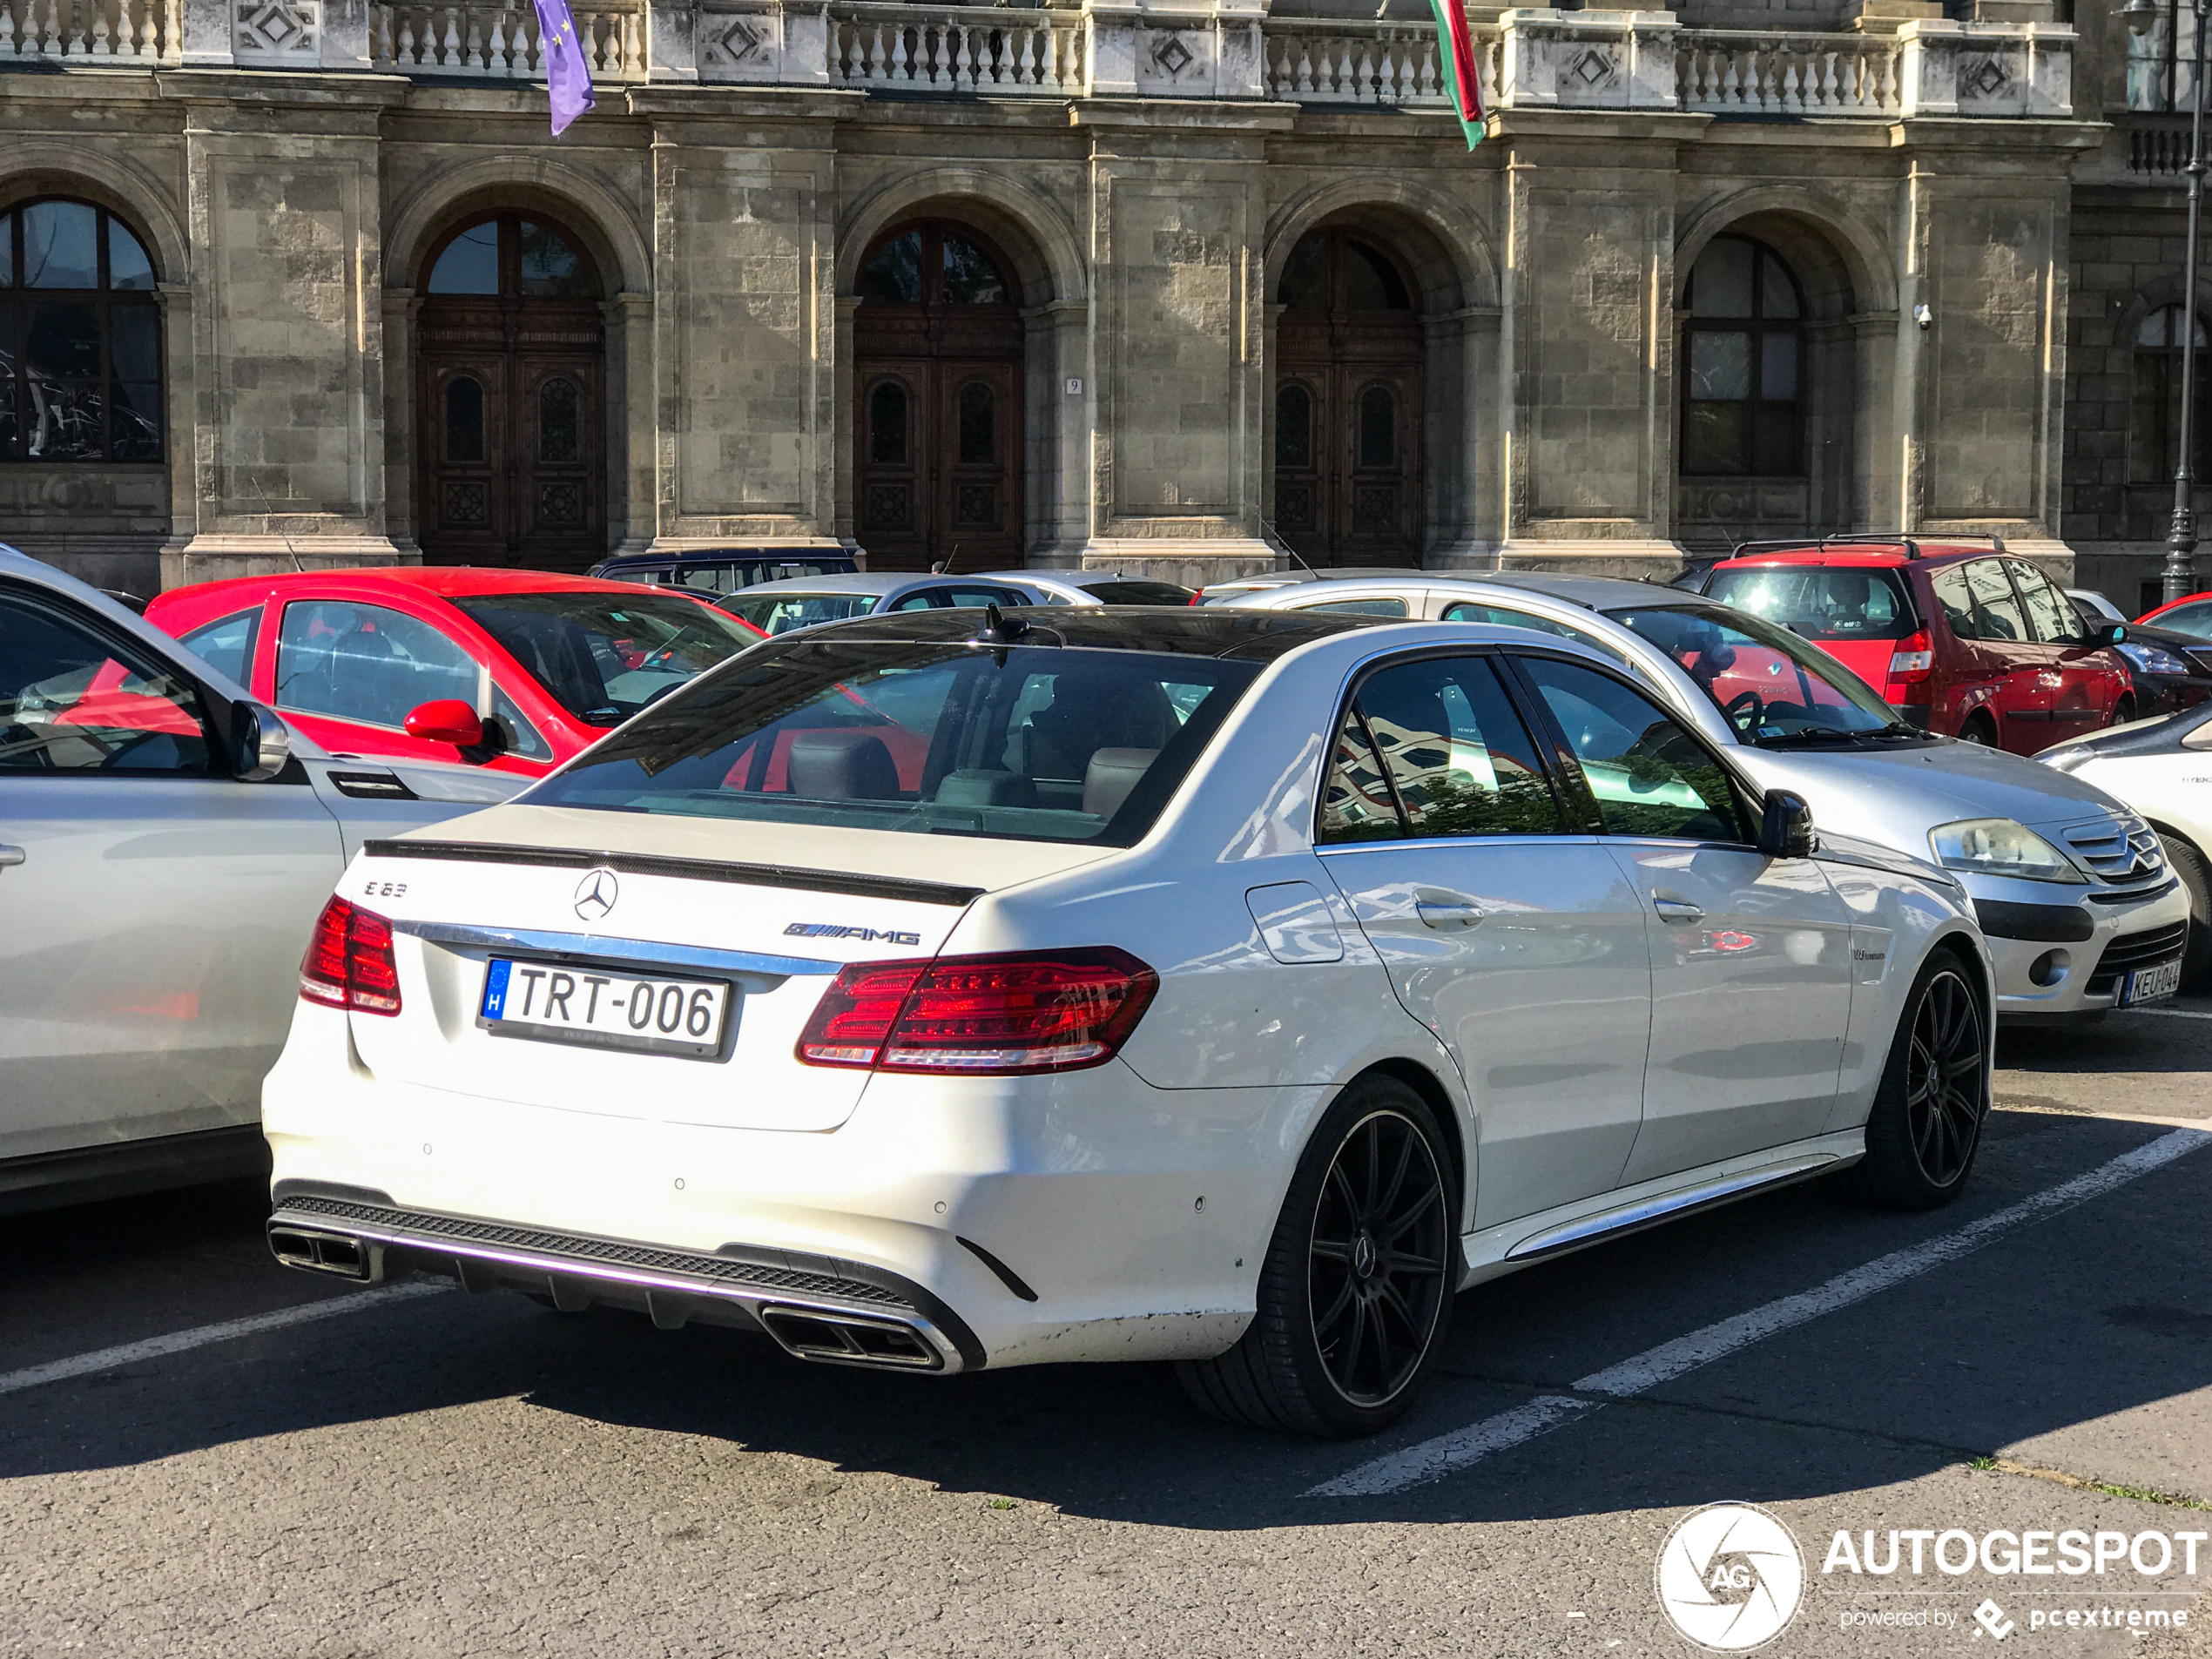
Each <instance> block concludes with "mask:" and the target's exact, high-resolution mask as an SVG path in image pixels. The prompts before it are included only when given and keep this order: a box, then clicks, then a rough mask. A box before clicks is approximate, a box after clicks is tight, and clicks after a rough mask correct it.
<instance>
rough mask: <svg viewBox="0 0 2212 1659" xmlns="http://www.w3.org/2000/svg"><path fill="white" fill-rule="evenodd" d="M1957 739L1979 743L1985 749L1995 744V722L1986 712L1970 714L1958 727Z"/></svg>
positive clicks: (1992, 747)
mask: <svg viewBox="0 0 2212 1659" xmlns="http://www.w3.org/2000/svg"><path fill="white" fill-rule="evenodd" d="M1959 742H1961V743H1979V745H1981V746H1982V747H1983V748H1985V749H1994V748H1995V747H1996V746H1997V723H1996V722H1995V721H1994V720H1993V719H1991V718H1989V717H1988V716H1987V715H1986V714H1970V715H1968V716H1967V717H1966V723H1965V724H1964V725H1961V726H1960V727H1959Z"/></svg>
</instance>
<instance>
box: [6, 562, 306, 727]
mask: <svg viewBox="0 0 2212 1659" xmlns="http://www.w3.org/2000/svg"><path fill="white" fill-rule="evenodd" d="M0 576H10V577H15V578H16V579H17V580H18V581H21V582H28V583H32V584H34V585H36V586H38V587H42V588H44V589H46V590H48V591H49V592H51V593H55V594H58V595H61V596H63V597H66V598H70V599H73V600H75V601H76V602H77V603H78V604H81V605H83V606H84V608H85V609H86V610H91V611H92V612H94V613H95V614H97V615H98V616H99V617H101V618H102V619H103V620H104V621H105V622H107V623H108V624H110V625H111V626H112V627H114V628H116V629H118V630H119V631H121V632H122V633H123V634H124V635H125V637H128V638H131V639H134V640H136V641H138V643H139V644H142V645H146V646H150V647H152V649H153V650H154V651H157V652H158V653H160V654H162V655H164V656H166V655H167V654H169V653H171V652H173V651H177V650H178V649H179V645H178V642H177V641H176V640H175V639H173V638H172V637H170V636H169V635H168V634H165V633H164V632H163V631H161V630H160V629H159V628H158V627H157V626H155V625H154V624H152V623H150V622H148V621H147V620H146V619H145V617H141V616H140V615H138V612H137V611H135V610H132V609H131V608H130V607H129V606H128V605H125V604H118V603H117V602H116V601H115V600H113V599H111V598H109V597H107V595H106V594H105V593H103V592H101V591H100V590H98V588H95V587H93V586H92V585H91V583H85V582H80V581H78V579H77V578H76V577H73V576H71V575H70V574H69V572H68V571H66V570H58V569H57V568H56V567H55V566H53V565H51V564H48V563H46V562H45V561H44V560H43V559H34V558H32V557H31V556H30V555H29V554H28V553H25V552H23V551H21V550H18V549H17V548H12V547H10V546H9V545H8V544H7V543H4V542H0ZM185 650H187V651H189V650H190V648H189V647H185ZM191 660H192V663H193V664H195V665H196V669H197V671H198V673H199V677H200V678H202V679H203V680H205V681H206V682H207V684H208V685H210V686H212V688H213V689H214V690H215V691H217V692H219V693H220V694H221V695H222V696H224V697H226V698H230V699H231V700H232V701H233V702H244V701H246V699H247V698H250V697H251V696H252V695H253V693H251V692H250V691H247V690H246V688H245V687H244V686H242V685H239V683H238V682H237V681H236V680H233V679H232V678H230V677H229V676H228V675H226V674H225V673H223V672H222V671H220V670H219V669H217V668H216V667H215V666H214V665H213V664H210V663H206V662H202V661H201V660H200V659H199V658H198V657H197V656H193V657H192V659H191ZM293 743H294V745H296V746H297V747H298V749H299V752H300V753H302V754H307V755H311V756H312V755H320V754H321V753H322V751H321V750H320V748H318V747H316V746H314V744H312V743H309V742H304V741H302V739H301V737H300V733H299V732H293Z"/></svg>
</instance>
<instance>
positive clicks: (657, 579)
mask: <svg viewBox="0 0 2212 1659" xmlns="http://www.w3.org/2000/svg"><path fill="white" fill-rule="evenodd" d="M859 569H860V565H859V564H858V563H856V562H855V561H854V560H853V556H852V554H850V553H848V552H846V550H844V549H843V548H840V547H695V548H691V549H689V550H686V551H685V552H682V553H631V554H626V555H624V556H621V557H618V558H611V559H604V560H602V561H601V562H600V563H597V564H595V565H593V566H592V567H591V569H590V572H589V574H590V575H592V576H596V577H601V578H603V579H604V580H606V581H609V582H642V583H644V584H645V585H646V586H648V587H653V588H690V589H691V590H694V591H695V592H698V593H735V592H736V591H737V590H738V589H740V588H749V587H751V586H752V585H753V583H756V582H781V581H784V580H785V579H786V578H787V577H815V576H848V575H851V574H852V573H853V572H854V571H856V570H859Z"/></svg>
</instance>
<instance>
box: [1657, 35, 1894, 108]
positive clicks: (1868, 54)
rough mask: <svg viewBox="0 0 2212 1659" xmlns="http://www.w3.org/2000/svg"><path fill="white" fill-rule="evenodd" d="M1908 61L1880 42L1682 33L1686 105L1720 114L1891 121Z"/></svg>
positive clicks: (1829, 37)
mask: <svg viewBox="0 0 2212 1659" xmlns="http://www.w3.org/2000/svg"><path fill="white" fill-rule="evenodd" d="M1904 57H1905V51H1904V48H1903V47H1902V46H1900V45H1899V44H1898V43H1897V42H1896V41H1894V40H1890V39H1885V38H1883V37H1879V36H1871V37H1870V36H1836V35H1764V34H1750V33H1741V34H1739V33H1737V32H1734V31H1722V30H1698V31H1695V32H1692V31H1689V30H1684V31H1683V39H1682V46H1681V58H1680V67H1679V71H1678V73H1679V76H1680V82H1681V88H1682V106H1683V108H1684V109H1686V110H1697V111H1710V112H1711V113H1713V114H1716V115H1752V114H1757V115H1862V116H1892V115H1895V114H1897V113H1898V109H1899V107H1900V104H1901V100H1902V92H1901V90H1900V81H1901V75H1902V69H1901V64H1902V63H1903V59H1904Z"/></svg>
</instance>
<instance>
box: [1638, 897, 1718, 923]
mask: <svg viewBox="0 0 2212 1659" xmlns="http://www.w3.org/2000/svg"><path fill="white" fill-rule="evenodd" d="M1651 907H1652V908H1653V909H1654V910H1656V911H1657V912H1658V913H1659V920H1660V921H1671V922H1674V923H1676V925H1677V926H1681V927H1689V926H1691V925H1692V924H1694V923H1696V922H1700V921H1704V920H1705V913H1704V911H1703V910H1702V909H1701V908H1699V907H1697V906H1696V905H1694V904H1692V903H1691V902H1690V901H1689V900H1687V899H1670V898H1668V897H1667V896H1666V895H1664V894H1657V893H1655V894H1652V895H1651Z"/></svg>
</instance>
